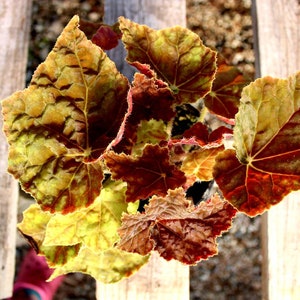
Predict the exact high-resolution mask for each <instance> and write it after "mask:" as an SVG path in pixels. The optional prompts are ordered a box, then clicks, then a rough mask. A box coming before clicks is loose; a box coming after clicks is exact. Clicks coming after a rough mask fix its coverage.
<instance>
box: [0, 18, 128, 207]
mask: <svg viewBox="0 0 300 300" xmlns="http://www.w3.org/2000/svg"><path fill="white" fill-rule="evenodd" d="M78 22H79V18H78V17H77V16H75V17H73V19H72V20H71V21H70V22H69V24H68V25H67V26H66V28H65V29H64V31H63V32H62V34H61V35H60V37H59V38H58V40H57V42H56V45H55V47H54V49H53V50H52V51H51V53H50V54H49V56H48V57H47V59H46V60H45V62H44V63H42V64H41V65H40V66H39V67H38V68H37V70H36V71H35V73H34V75H33V78H32V81H31V83H30V86H29V87H28V88H27V89H25V90H23V91H20V92H16V93H15V94H13V95H12V96H10V97H9V98H7V99H5V100H4V101H3V103H2V105H3V115H4V131H5V133H6V135H7V139H8V142H9V144H10V148H9V167H8V170H9V172H10V173H11V174H13V175H14V176H15V178H17V179H19V181H20V182H21V185H22V187H23V189H24V190H25V191H27V192H30V193H31V194H32V195H33V196H34V197H35V198H36V199H37V201H38V203H39V204H40V205H41V206H42V207H43V209H45V210H49V211H51V212H54V211H61V212H63V213H67V212H71V211H74V210H75V209H76V208H78V207H85V206H88V205H90V204H91V203H93V201H94V199H95V198H96V197H97V196H98V195H99V193H100V189H101V181H102V178H103V172H102V167H101V163H100V161H99V159H98V158H99V157H100V155H101V154H102V153H103V152H104V151H105V149H106V148H107V146H108V145H109V144H110V143H111V142H112V141H113V140H114V138H115V136H116V135H117V133H118V131H119V127H120V125H121V123H122V121H123V117H124V114H125V112H126V110H127V101H126V98H127V91H128V81H127V79H126V78H125V77H124V76H122V75H121V74H120V73H119V72H118V71H117V69H116V67H115V65H114V63H113V62H111V61H110V60H109V58H108V57H107V56H106V54H105V53H104V52H103V51H102V50H101V49H100V48H99V47H97V46H96V45H94V44H93V43H92V42H91V41H89V40H87V38H86V37H85V35H84V33H83V32H82V31H80V30H79V28H78Z"/></svg>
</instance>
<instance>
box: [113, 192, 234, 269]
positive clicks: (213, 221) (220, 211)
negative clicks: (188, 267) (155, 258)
mask: <svg viewBox="0 0 300 300" xmlns="http://www.w3.org/2000/svg"><path fill="white" fill-rule="evenodd" d="M235 214H236V210H235V209H234V208H233V207H232V206H231V205H230V204H229V203H228V202H226V201H223V200H221V199H220V198H219V197H218V196H217V195H215V196H214V197H213V198H212V199H210V200H209V201H205V202H201V203H200V205H199V206H197V207H195V206H194V205H193V204H192V203H191V202H190V201H188V200H187V199H186V198H185V192H184V190H183V189H182V188H179V189H176V190H170V191H169V193H168V195H167V196H166V197H164V198H163V197H157V196H153V197H152V198H151V199H150V202H149V205H148V206H146V208H145V213H143V214H140V213H138V214H135V215H124V217H123V222H122V226H121V228H120V229H119V233H120V236H121V240H120V242H119V244H118V246H119V248H121V249H123V250H125V251H129V252H136V253H140V254H142V255H145V254H147V253H148V252H150V251H151V250H152V249H153V250H157V251H158V252H159V253H160V255H161V256H162V257H164V258H165V259H166V260H171V259H176V260H179V261H180V262H183V263H185V264H195V263H197V262H198V261H199V260H201V259H206V258H208V257H209V256H213V255H215V254H216V253H217V244H216V238H217V236H219V235H220V234H221V233H222V232H223V231H226V230H228V229H229V228H230V226H231V221H232V218H233V217H234V216H235Z"/></svg>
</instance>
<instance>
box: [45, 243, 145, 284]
mask: <svg viewBox="0 0 300 300" xmlns="http://www.w3.org/2000/svg"><path fill="white" fill-rule="evenodd" d="M148 260H149V256H141V255H139V254H137V253H128V252H126V251H122V250H120V249H116V248H111V249H107V250H106V251H100V252H94V251H92V250H91V249H89V248H81V249H80V252H79V254H78V256H76V257H75V258H74V259H73V260H70V261H69V262H68V263H67V264H65V265H63V266H59V267H57V268H56V269H55V270H54V272H53V274H52V276H51V277H50V279H54V278H56V277H58V276H60V275H64V274H68V273H71V272H82V273H85V274H89V275H91V276H93V277H94V278H95V279H96V280H99V281H101V282H103V283H114V282H117V281H120V280H121V279H123V278H125V277H129V276H131V275H132V274H134V273H135V272H137V271H138V270H139V269H140V268H141V267H142V266H143V265H144V264H146V263H147V262H148Z"/></svg>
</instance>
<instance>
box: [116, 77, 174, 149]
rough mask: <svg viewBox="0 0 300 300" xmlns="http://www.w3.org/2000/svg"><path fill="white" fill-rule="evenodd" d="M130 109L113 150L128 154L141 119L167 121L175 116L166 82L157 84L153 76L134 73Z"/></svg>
mask: <svg viewBox="0 0 300 300" xmlns="http://www.w3.org/2000/svg"><path fill="white" fill-rule="evenodd" d="M128 96H130V97H131V98H130V99H131V101H132V111H131V113H130V114H129V115H128V117H127V118H126V124H125V126H124V133H123V135H122V139H121V141H120V142H119V143H118V144H117V145H116V146H114V150H115V152H118V153H121V152H124V153H126V154H130V153H131V150H132V147H133V145H134V144H135V143H136V142H137V131H138V126H139V124H140V122H141V121H150V120H152V119H154V120H163V121H166V122H169V121H171V120H172V118H173V117H174V116H175V111H174V109H173V107H172V102H173V96H172V95H171V92H170V90H169V89H168V88H167V86H166V84H157V80H155V79H154V78H148V77H146V76H145V75H143V74H139V73H137V74H135V76H134V81H133V83H132V87H131V88H130V91H129V93H128Z"/></svg>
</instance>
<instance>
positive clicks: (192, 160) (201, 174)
mask: <svg viewBox="0 0 300 300" xmlns="http://www.w3.org/2000/svg"><path fill="white" fill-rule="evenodd" d="M223 150H224V146H223V145H219V146H215V147H206V148H200V149H198V150H194V151H192V152H189V153H187V154H186V155H185V158H184V160H183V162H182V166H181V168H180V169H181V171H183V172H184V173H185V175H186V176H196V177H197V179H199V180H202V181H210V180H212V179H213V174H212V172H213V167H214V164H215V158H216V156H217V155H218V154H219V153H220V152H221V151H223Z"/></svg>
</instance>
